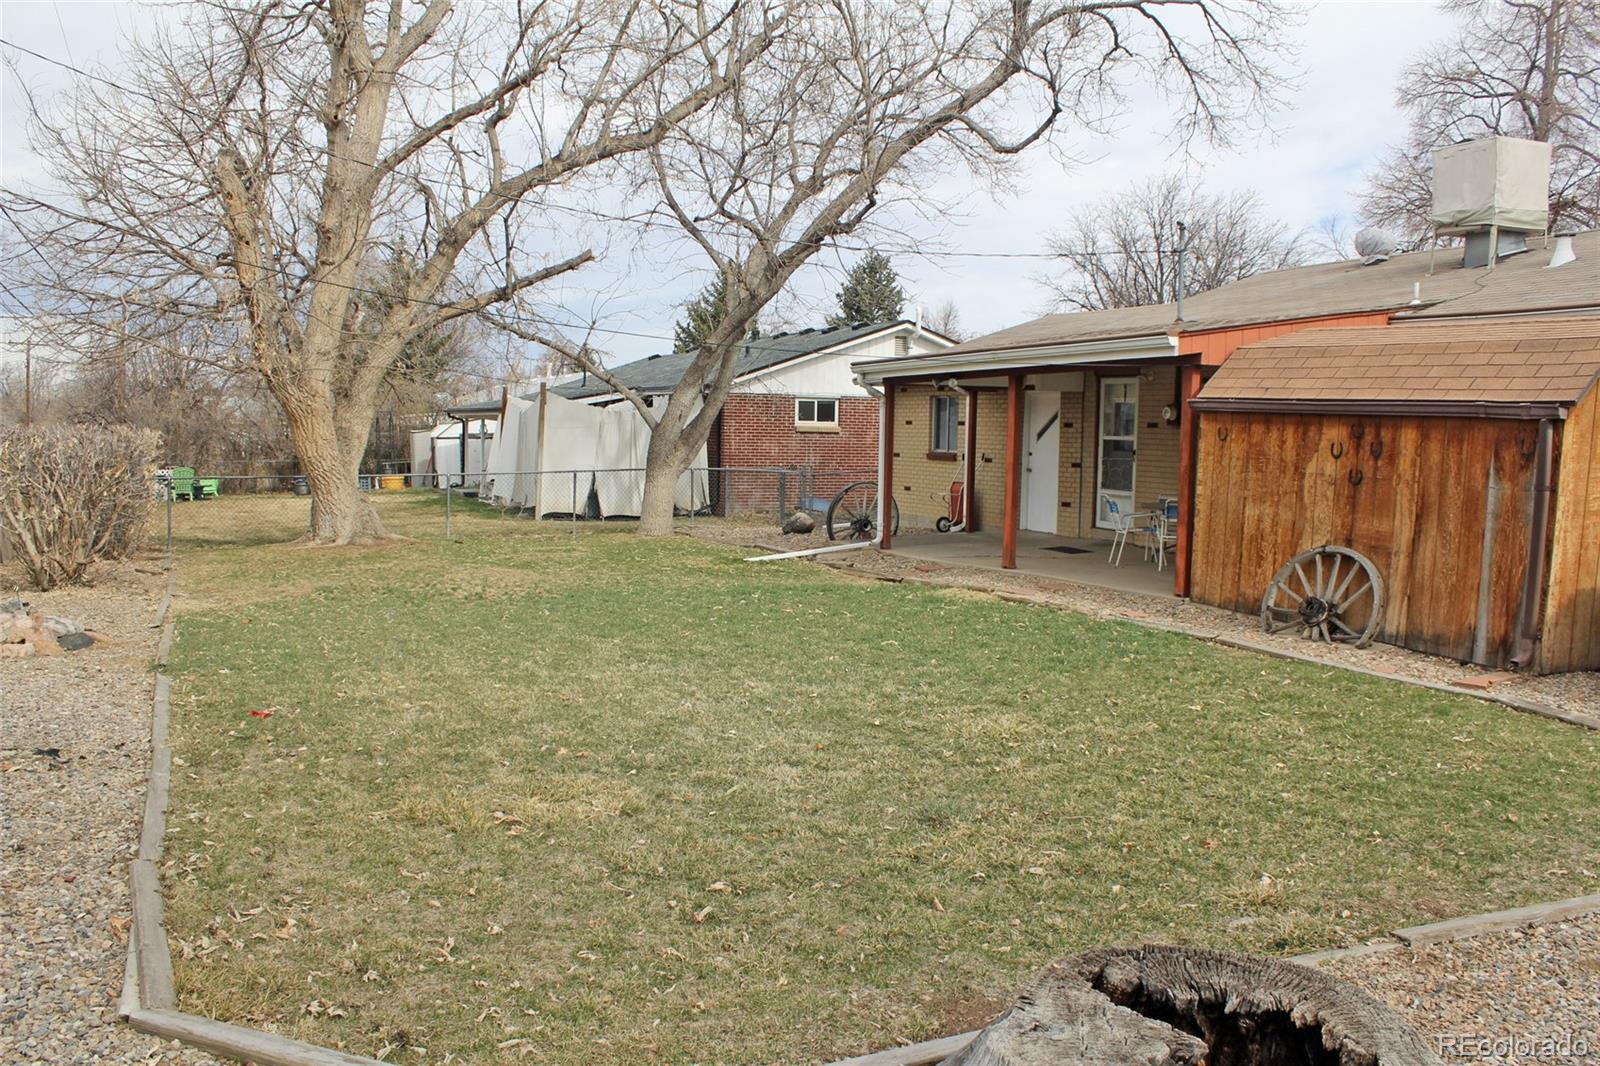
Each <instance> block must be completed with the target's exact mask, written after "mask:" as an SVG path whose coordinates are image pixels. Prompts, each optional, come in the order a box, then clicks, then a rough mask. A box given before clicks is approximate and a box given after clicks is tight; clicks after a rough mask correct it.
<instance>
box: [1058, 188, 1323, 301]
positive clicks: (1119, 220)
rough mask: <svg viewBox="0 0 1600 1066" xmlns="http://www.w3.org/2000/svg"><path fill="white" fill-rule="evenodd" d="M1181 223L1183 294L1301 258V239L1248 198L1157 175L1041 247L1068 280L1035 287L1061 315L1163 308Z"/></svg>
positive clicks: (1080, 216) (1172, 282) (1173, 288)
mask: <svg viewBox="0 0 1600 1066" xmlns="http://www.w3.org/2000/svg"><path fill="white" fill-rule="evenodd" d="M1180 223H1181V224H1184V225H1186V227H1187V234H1186V243H1185V253H1184V271H1183V290H1184V292H1183V294H1184V295H1185V296H1189V295H1193V294H1194V293H1197V292H1204V291H1205V290H1207V289H1214V288H1216V287H1217V286H1219V285H1226V284H1228V282H1230V281H1238V280H1239V279H1240V278H1247V277H1249V276H1250V275H1252V274H1259V273H1261V272H1262V271H1266V270H1281V269H1282V268H1284V267H1287V266H1294V265H1296V264H1298V263H1301V262H1303V261H1304V260H1305V252H1306V249H1305V241H1304V238H1303V235H1301V234H1299V233H1293V232H1291V231H1290V230H1289V228H1288V227H1287V226H1285V225H1284V224H1283V223H1281V222H1278V221H1275V220H1273V219H1271V218H1269V217H1268V216H1267V214H1266V212H1265V211H1263V210H1262V207H1261V201H1260V200H1259V199H1258V198H1257V197H1256V195H1255V193H1253V192H1235V193H1227V194H1222V195H1211V194H1207V193H1204V192H1200V191H1197V190H1193V189H1190V188H1188V187H1186V186H1185V185H1184V183H1183V181H1182V179H1180V178H1177V177H1164V178H1157V179H1154V180H1151V181H1147V182H1145V183H1143V184H1142V185H1137V186H1135V187H1134V188H1132V189H1130V190H1129V191H1127V192H1124V193H1119V194H1116V195H1113V196H1110V197H1107V198H1106V199H1104V200H1102V201H1100V202H1099V203H1097V204H1095V205H1093V206H1092V207H1089V208H1087V209H1085V210H1083V211H1080V212H1078V213H1077V214H1075V215H1074V216H1073V218H1072V220H1071V222H1069V223H1068V225H1067V227H1066V228H1065V229H1064V230H1062V231H1061V232H1059V233H1056V234H1053V235H1052V236H1051V237H1050V239H1049V242H1048V246H1049V248H1050V251H1051V252H1053V253H1055V254H1056V255H1057V256H1060V257H1061V259H1063V260H1064V261H1065V262H1066V264H1067V267H1068V269H1067V273H1065V274H1064V275H1060V276H1054V277H1051V276H1046V277H1042V278H1040V279H1039V281H1040V283H1041V284H1043V285H1044V286H1045V287H1046V289H1048V290H1049V292H1050V295H1051V298H1052V301H1053V302H1054V303H1055V305H1056V306H1057V307H1060V308H1062V309H1064V310H1074V311H1098V310H1101V309H1102V308H1107V307H1138V306H1142V305H1145V304H1160V303H1167V302H1169V301H1171V300H1172V299H1174V298H1175V297H1176V296H1177V293H1178V247H1179V243H1180V241H1179V234H1178V226H1179V224H1180Z"/></svg>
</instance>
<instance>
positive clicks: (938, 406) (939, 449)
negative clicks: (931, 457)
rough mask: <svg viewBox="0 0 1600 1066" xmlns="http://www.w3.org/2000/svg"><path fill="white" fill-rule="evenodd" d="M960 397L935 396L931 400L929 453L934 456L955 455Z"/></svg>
mask: <svg viewBox="0 0 1600 1066" xmlns="http://www.w3.org/2000/svg"><path fill="white" fill-rule="evenodd" d="M960 425H961V397H959V396H935V397H934V398H933V440H932V441H931V442H930V443H931V445H932V446H931V448H930V449H929V450H930V451H932V452H934V453H935V454H942V455H954V454H956V448H957V446H958V445H957V440H958V439H959V437H960V432H959V428H960Z"/></svg>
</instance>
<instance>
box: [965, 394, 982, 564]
mask: <svg viewBox="0 0 1600 1066" xmlns="http://www.w3.org/2000/svg"><path fill="white" fill-rule="evenodd" d="M966 394H967V462H966V467H967V471H966V484H965V485H963V486H962V490H961V491H962V497H961V507H962V516H963V517H964V518H965V519H966V523H967V532H968V533H976V532H977V531H978V508H977V506H976V505H975V503H974V501H975V500H976V499H977V488H978V391H977V390H976V389H967V390H966Z"/></svg>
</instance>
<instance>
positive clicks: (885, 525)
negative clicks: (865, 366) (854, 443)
mask: <svg viewBox="0 0 1600 1066" xmlns="http://www.w3.org/2000/svg"><path fill="white" fill-rule="evenodd" d="M879 410H881V411H882V417H883V433H882V434H880V437H881V443H880V444H879V445H878V448H879V454H878V469H879V470H880V471H881V472H882V474H881V477H880V478H879V481H878V510H879V513H880V515H881V516H882V518H883V521H880V522H878V547H879V548H882V549H883V550H884V551H888V550H889V537H890V534H892V533H893V532H894V530H893V529H892V528H891V527H892V526H893V525H894V508H893V507H891V506H889V501H891V500H893V499H894V382H893V381H890V380H888V379H885V380H884V382H883V403H882V404H881V405H880V406H879Z"/></svg>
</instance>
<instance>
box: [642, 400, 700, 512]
mask: <svg viewBox="0 0 1600 1066" xmlns="http://www.w3.org/2000/svg"><path fill="white" fill-rule="evenodd" d="M679 391H680V392H682V391H685V390H683V389H682V387H681V386H680V389H679ZM689 403H690V400H689V399H688V398H683V399H680V397H679V396H678V395H677V394H676V393H674V394H673V395H672V396H671V397H670V398H669V400H668V402H667V407H666V410H665V411H663V412H662V415H661V418H660V420H659V421H658V422H657V423H656V426H655V428H654V429H652V430H651V431H650V448H649V450H648V451H647V452H645V460H644V503H643V504H642V505H641V506H640V509H639V533H640V535H641V536H646V537H665V536H670V535H671V534H672V531H673V529H674V528H675V527H674V524H673V521H672V518H673V512H674V507H675V504H676V501H677V495H678V479H679V478H681V477H683V474H684V472H685V471H686V470H688V469H689V464H690V463H692V462H694V457H695V456H696V455H698V454H699V452H700V448H701V446H702V445H704V444H705V442H706V437H707V435H708V433H709V430H708V429H707V428H706V425H705V423H702V424H701V425H700V426H699V427H698V428H697V427H696V425H695V424H694V423H693V421H692V420H691V419H690V418H689V414H688V408H689ZM708 421H709V420H706V422H708Z"/></svg>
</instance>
